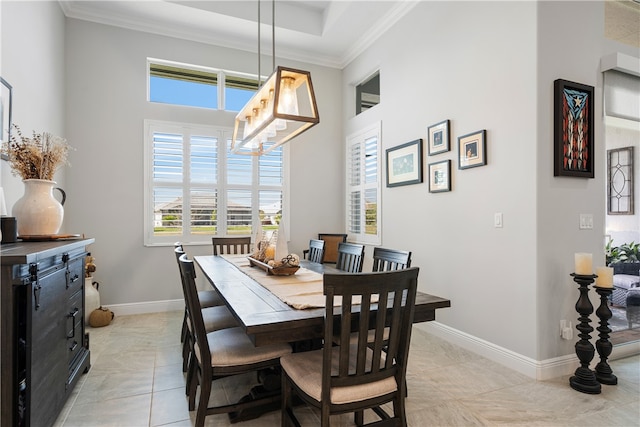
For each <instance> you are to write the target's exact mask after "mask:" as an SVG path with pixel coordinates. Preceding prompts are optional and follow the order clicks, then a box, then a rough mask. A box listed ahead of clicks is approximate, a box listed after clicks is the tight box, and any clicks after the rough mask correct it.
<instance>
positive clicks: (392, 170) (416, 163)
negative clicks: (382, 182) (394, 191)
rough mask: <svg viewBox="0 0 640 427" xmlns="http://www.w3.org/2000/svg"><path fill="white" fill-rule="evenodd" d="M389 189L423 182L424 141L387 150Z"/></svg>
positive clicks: (417, 140) (412, 142)
mask: <svg viewBox="0 0 640 427" xmlns="http://www.w3.org/2000/svg"><path fill="white" fill-rule="evenodd" d="M386 157H387V187H398V186H401V185H410V184H419V183H421V182H422V139H416V140H414V141H410V142H407V143H405V144H402V145H398V146H396V147H393V148H389V149H387V150H386Z"/></svg>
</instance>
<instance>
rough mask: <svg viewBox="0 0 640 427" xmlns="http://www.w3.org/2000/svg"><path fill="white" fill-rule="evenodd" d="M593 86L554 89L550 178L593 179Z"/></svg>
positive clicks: (556, 86) (556, 84) (564, 83)
mask: <svg viewBox="0 0 640 427" xmlns="http://www.w3.org/2000/svg"><path fill="white" fill-rule="evenodd" d="M593 103H594V98H593V86H587V85H583V84H580V83H574V82H570V81H567V80H562V79H558V80H556V81H555V82H554V86H553V108H554V112H553V145H554V150H553V153H554V155H553V157H554V159H553V176H576V177H581V178H593V177H594V170H593V164H594V163H593V157H594V151H593V138H594V135H593Z"/></svg>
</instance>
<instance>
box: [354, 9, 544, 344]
mask: <svg viewBox="0 0 640 427" xmlns="http://www.w3.org/2000/svg"><path fill="white" fill-rule="evenodd" d="M535 25H536V9H535V5H534V4H533V3H524V4H523V3H519V2H498V3H487V2H469V3H464V2H422V3H420V4H418V5H417V6H416V7H415V8H414V9H413V10H412V11H411V13H410V14H409V15H408V16H406V17H404V18H403V19H402V20H401V21H400V22H398V23H397V24H396V25H395V26H394V27H393V28H392V29H391V30H390V31H388V32H387V33H385V34H384V35H383V36H382V37H381V38H380V39H379V40H378V41H377V42H376V43H375V44H374V45H373V46H372V47H371V48H370V49H368V50H367V52H365V53H364V54H362V55H361V56H360V57H359V58H357V59H356V60H355V61H353V62H352V63H351V64H350V65H349V66H348V67H347V68H346V69H345V70H344V79H343V89H344V90H345V94H347V96H345V97H344V99H345V100H344V102H343V109H344V110H345V113H344V118H345V120H346V132H347V133H349V132H353V131H354V130H356V129H358V128H360V127H362V126H364V125H365V123H367V122H369V121H370V120H371V121H372V120H378V119H380V120H382V140H383V149H385V150H386V149H388V148H391V147H394V146H396V145H399V144H402V143H405V142H408V141H411V140H414V139H416V138H423V139H425V140H426V132H427V127H428V126H430V125H432V124H435V123H438V122H440V121H442V120H445V119H449V120H450V121H451V128H450V132H451V148H452V149H451V151H450V152H448V153H445V154H439V155H435V156H427V155H426V151H427V147H426V143H425V145H424V146H423V147H424V152H425V162H424V163H425V171H426V170H427V165H428V164H429V163H432V162H437V161H442V160H446V159H450V160H451V161H452V191H451V192H448V193H429V192H428V178H427V175H426V173H425V180H424V183H423V184H418V185H411V186H404V187H395V188H386V187H385V188H384V189H383V194H382V203H383V211H382V221H383V223H382V246H385V247H395V248H399V249H405V250H411V251H412V252H413V262H412V265H414V266H418V267H420V277H419V287H420V289H421V290H422V291H426V292H429V293H432V294H435V295H440V296H443V297H446V298H449V299H451V301H452V303H451V308H449V309H444V310H438V312H437V314H436V316H437V320H438V321H439V322H441V323H443V324H446V325H447V326H449V327H452V328H455V329H457V330H460V331H464V332H465V333H467V334H470V335H473V336H476V337H480V338H482V339H484V340H487V341H489V342H491V343H495V344H497V345H500V346H503V347H506V348H509V349H511V350H513V351H515V352H517V353H520V354H524V355H527V356H529V357H535V353H536V343H535V340H534V339H532V337H534V336H535V334H536V322H537V319H536V311H535V307H536V303H535V300H536V282H535V274H536V271H535V237H536V236H535V227H536V216H535V206H536V199H535V191H536V189H535V169H536V159H535V152H534V151H533V150H532V147H535V145H536V132H537V131H536V121H535V114H536V109H535V108H536V103H535V99H536V88H535V79H536V58H535V55H534V54H532V52H533V53H535V47H536V40H535V30H536V27H535ZM376 66H379V68H380V79H381V94H380V98H381V102H380V104H379V105H378V106H376V107H374V108H372V109H371V110H369V111H367V112H365V113H363V114H361V115H359V116H357V117H355V118H354V113H353V107H352V105H353V104H354V103H353V101H352V97H351V96H349V94H351V93H352V92H353V87H352V86H353V84H354V83H358V82H359V80H360V79H362V78H364V77H365V76H366V75H367V74H368V73H370V72H371V71H372V70H373V69H375V67H376ZM481 129H486V130H487V159H488V165H487V166H484V167H478V168H473V169H466V170H458V169H457V165H458V161H457V154H458V152H457V145H456V144H457V137H458V136H461V135H465V134H467V133H470V132H474V131H477V130H481ZM385 185H386V184H385ZM495 212H502V213H503V215H504V228H494V226H493V219H494V213H495ZM367 251H368V253H371V251H372V248H368V249H367ZM515 325H517V326H515Z"/></svg>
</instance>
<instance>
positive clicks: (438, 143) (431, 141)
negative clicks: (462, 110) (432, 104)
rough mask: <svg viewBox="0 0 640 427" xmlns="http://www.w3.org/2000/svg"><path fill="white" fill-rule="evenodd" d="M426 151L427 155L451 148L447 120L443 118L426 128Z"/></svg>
mask: <svg viewBox="0 0 640 427" xmlns="http://www.w3.org/2000/svg"><path fill="white" fill-rule="evenodd" d="M427 141H428V144H427V153H428V154H429V156H433V155H435V154H440V153H446V152H447V151H450V150H451V141H450V137H449V120H444V121H442V122H440V123H436V124H435V125H432V126H429V127H428V128H427Z"/></svg>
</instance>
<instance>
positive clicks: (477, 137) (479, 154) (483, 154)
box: [458, 129, 487, 169]
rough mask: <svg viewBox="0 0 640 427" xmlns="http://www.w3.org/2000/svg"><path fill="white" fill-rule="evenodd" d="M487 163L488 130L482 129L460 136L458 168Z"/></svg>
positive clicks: (473, 166)
mask: <svg viewBox="0 0 640 427" xmlns="http://www.w3.org/2000/svg"><path fill="white" fill-rule="evenodd" d="M486 164H487V131H486V129H482V130H479V131H476V132H472V133H468V134H466V135H462V136H459V137H458V169H469V168H475V167H478V166H484V165H486Z"/></svg>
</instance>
